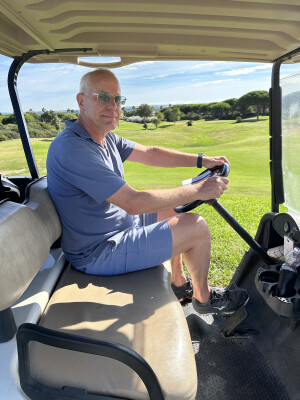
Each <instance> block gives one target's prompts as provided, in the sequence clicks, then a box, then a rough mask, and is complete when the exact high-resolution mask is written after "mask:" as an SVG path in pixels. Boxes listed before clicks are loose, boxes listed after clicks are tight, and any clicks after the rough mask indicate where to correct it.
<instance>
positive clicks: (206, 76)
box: [0, 56, 299, 113]
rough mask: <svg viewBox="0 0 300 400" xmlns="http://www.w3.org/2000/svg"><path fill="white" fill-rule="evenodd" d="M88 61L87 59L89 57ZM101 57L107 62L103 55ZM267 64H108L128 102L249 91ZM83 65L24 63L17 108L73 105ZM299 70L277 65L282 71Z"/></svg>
mask: <svg viewBox="0 0 300 400" xmlns="http://www.w3.org/2000/svg"><path fill="white" fill-rule="evenodd" d="M11 61H12V59H10V58H8V57H4V56H0V87H1V98H0V112H2V113H3V112H12V107H11V104H10V99H9V95H8V90H7V83H6V82H7V73H8V69H9V67H10V64H11ZM89 61H92V60H91V59H90V60H89ZM106 61H111V59H107V60H106ZM271 69H272V64H256V63H237V62H222V61H202V62H196V61H188V62H187V61H185V62H184V61H181V62H178V61H176V62H175V61H168V62H153V61H148V62H141V63H138V64H132V65H129V66H126V67H123V68H118V69H114V70H113V71H114V73H115V74H116V76H117V77H118V79H119V81H120V83H121V87H122V94H123V95H125V96H126V97H127V99H128V100H127V104H126V105H128V106H136V107H137V106H139V105H140V104H142V103H148V104H157V105H158V104H163V105H168V104H172V105H173V104H178V103H210V102H212V101H222V100H225V99H228V98H232V97H237V98H238V97H241V96H242V95H243V94H245V93H247V92H250V91H252V90H268V89H269V87H270V77H271ZM88 71H89V69H88V68H86V67H82V66H76V65H71V64H26V65H24V66H23V67H22V69H21V71H20V74H19V79H18V90H19V96H20V99H21V103H22V108H23V111H28V110H29V109H30V108H32V109H33V110H35V111H39V110H41V109H42V108H43V107H45V108H46V109H52V110H55V111H58V110H66V109H67V108H71V109H72V108H73V109H77V103H76V99H75V96H76V93H77V91H78V86H79V81H80V78H81V76H82V75H83V74H84V73H85V72H88ZM296 71H299V66H297V65H287V66H282V72H283V73H284V74H292V73H295V72H296Z"/></svg>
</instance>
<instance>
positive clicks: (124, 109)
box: [122, 107, 127, 117]
mask: <svg viewBox="0 0 300 400" xmlns="http://www.w3.org/2000/svg"><path fill="white" fill-rule="evenodd" d="M122 112H123V117H126V115H127V110H126V107H122Z"/></svg>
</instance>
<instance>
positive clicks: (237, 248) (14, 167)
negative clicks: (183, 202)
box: [0, 117, 271, 286]
mask: <svg viewBox="0 0 300 400" xmlns="http://www.w3.org/2000/svg"><path fill="white" fill-rule="evenodd" d="M152 127H153V128H152ZM149 128H150V129H148V130H144V129H143V126H142V124H136V123H127V122H124V121H120V124H119V127H118V129H117V130H116V131H115V132H116V133H117V134H119V135H121V136H124V137H126V138H128V139H131V140H134V141H137V142H139V143H142V144H145V145H157V146H162V147H168V148H173V149H175V150H179V151H185V152H189V153H199V152H201V153H205V154H206V155H226V157H227V158H228V160H229V161H230V163H231V171H230V175H229V178H230V183H229V189H228V191H227V192H226V193H225V194H224V195H223V196H222V198H221V199H220V202H221V203H222V204H223V206H224V207H225V208H226V209H227V210H228V211H229V212H230V213H231V214H232V215H233V216H234V217H235V218H236V219H237V220H238V222H240V224H241V225H242V226H243V227H244V228H245V229H246V230H247V231H248V232H249V233H250V234H251V235H252V236H254V235H255V233H256V229H257V226H258V224H259V221H260V218H261V217H262V215H263V214H264V213H266V212H268V211H270V207H271V206H270V204H271V199H270V174H269V147H268V146H269V128H268V119H267V118H266V117H261V120H260V121H256V118H255V119H249V120H245V121H243V122H242V123H235V121H202V120H200V121H195V122H194V123H193V126H191V127H188V126H187V125H186V121H179V122H176V124H175V125H174V124H173V123H168V122H163V123H162V124H161V125H160V126H159V127H158V128H157V129H155V128H154V125H152V124H149ZM51 140H52V139H47V138H42V139H40V138H39V139H32V147H33V151H34V154H35V157H36V161H37V165H38V167H39V170H40V173H41V174H45V173H46V168H45V160H46V154H47V150H48V147H49V144H50V142H51ZM0 152H1V157H0V171H1V172H2V173H4V174H6V175H8V176H9V175H26V174H28V169H27V167H26V160H25V157H24V155H23V150H22V146H21V142H20V140H18V139H15V140H9V141H5V142H0ZM124 166H125V176H126V180H127V182H128V183H129V184H130V185H132V186H133V187H135V188H136V189H139V190H141V189H148V188H151V189H158V188H171V187H176V186H180V185H181V181H182V180H183V179H187V178H190V177H192V176H195V175H197V173H198V171H197V169H196V168H173V169H165V168H154V167H147V166H143V165H140V164H137V163H131V162H126V163H125V164H124ZM195 211H196V212H198V213H199V214H200V215H202V216H203V217H204V218H205V219H206V220H207V221H208V223H209V225H210V228H211V233H212V260H211V270H210V284H211V285H215V286H217V285H223V286H224V285H226V284H228V283H229V281H230V278H231V276H232V274H233V272H234V271H235V269H236V267H237V266H238V264H239V262H240V260H241V257H242V255H243V253H244V251H245V250H246V249H247V248H248V246H247V244H245V243H244V242H243V240H242V239H241V238H240V237H239V236H238V235H237V234H236V233H235V231H233V229H232V228H231V227H230V226H229V225H228V224H227V223H226V222H225V221H224V220H223V219H222V218H221V217H220V216H219V215H218V214H217V212H216V211H215V210H214V209H213V208H212V207H210V206H208V205H202V206H200V207H198V208H197V209H196V210H195Z"/></svg>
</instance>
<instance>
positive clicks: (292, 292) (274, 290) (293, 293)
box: [270, 285, 297, 299]
mask: <svg viewBox="0 0 300 400" xmlns="http://www.w3.org/2000/svg"><path fill="white" fill-rule="evenodd" d="M296 294H297V290H296V289H291V290H290V292H289V293H287V294H286V295H285V296H284V297H282V298H285V299H288V298H290V297H294V296H296ZM270 295H271V296H273V297H274V296H277V297H281V296H278V293H277V285H273V286H272V287H271V288H270Z"/></svg>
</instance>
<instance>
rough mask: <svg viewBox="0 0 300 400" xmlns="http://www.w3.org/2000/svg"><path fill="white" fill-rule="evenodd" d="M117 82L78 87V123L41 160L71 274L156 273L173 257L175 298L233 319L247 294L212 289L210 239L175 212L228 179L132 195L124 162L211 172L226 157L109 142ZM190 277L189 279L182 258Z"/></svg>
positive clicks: (109, 76) (97, 78) (216, 192)
mask: <svg viewBox="0 0 300 400" xmlns="http://www.w3.org/2000/svg"><path fill="white" fill-rule="evenodd" d="M125 100H126V99H125V98H124V97H122V96H121V89H120V85H119V82H118V80H117V78H116V77H115V75H114V74H113V73H112V72H111V71H109V70H105V69H98V70H95V71H92V72H89V73H87V74H85V75H84V76H83V77H82V79H81V82H80V93H78V94H77V102H78V105H79V109H80V113H79V117H78V120H77V121H67V122H66V129H65V130H63V131H62V132H61V133H60V134H59V135H58V136H57V137H56V138H55V139H54V141H53V142H52V144H51V146H50V148H49V152H48V157H47V174H48V189H49V193H50V196H51V197H52V199H53V202H54V204H55V206H56V208H57V210H58V213H59V215H60V218H61V222H62V229H63V233H62V248H63V250H64V252H65V254H66V257H67V259H68V260H69V261H70V262H71V263H72V265H73V267H75V268H76V269H78V270H80V271H83V272H85V273H88V274H94V275H118V274H124V273H128V272H132V271H136V270H141V269H145V268H151V267H154V266H156V265H158V264H160V263H162V262H164V261H166V260H168V259H170V258H171V264H172V287H173V290H174V292H175V294H176V295H177V297H178V298H189V297H193V300H192V301H193V306H194V309H195V310H196V311H197V312H199V313H218V312H222V313H231V312H233V311H234V310H235V309H237V308H239V307H240V306H242V305H244V304H245V303H246V302H247V301H248V295H247V292H246V291H245V290H242V289H237V290H230V291H228V290H223V289H218V288H210V287H209V285H208V281H207V276H208V269H209V263H210V232H209V228H208V225H207V223H206V222H205V220H204V219H203V218H201V217H200V216H199V215H197V214H193V213H188V214H181V215H177V214H176V215H175V212H174V211H170V210H173V208H174V207H176V206H178V205H182V204H186V203H189V202H191V201H195V200H199V199H200V200H208V199H211V198H217V197H220V196H221V195H222V193H223V192H224V190H226V189H227V184H228V179H227V178H225V177H217V176H215V177H211V178H208V179H206V180H204V181H202V182H200V183H196V184H194V185H190V186H183V187H178V188H173V189H162V190H142V191H137V190H135V189H134V188H132V187H131V186H130V185H129V184H127V183H126V182H125V180H124V170H123V162H124V161H125V160H129V161H133V162H139V163H143V164H146V165H150V166H160V167H170V168H172V167H196V166H197V163H198V166H199V162H200V163H201V157H202V164H203V166H204V167H207V168H210V167H213V166H216V165H223V163H224V162H227V159H226V157H223V156H221V157H206V156H204V155H203V156H197V155H194V154H185V153H181V152H177V151H173V150H168V149H163V148H159V147H153V146H144V145H141V144H138V143H134V142H132V141H129V140H126V139H124V138H121V137H118V136H117V135H115V134H114V133H113V132H112V130H114V129H115V128H116V126H117V123H118V121H119V118H120V114H121V105H122V104H124V102H125ZM180 254H183V256H184V260H185V264H186V266H187V269H188V271H189V273H190V276H191V279H192V282H193V285H192V283H191V280H190V279H187V278H186V276H185V274H184V272H183V268H182V263H181V256H180Z"/></svg>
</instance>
